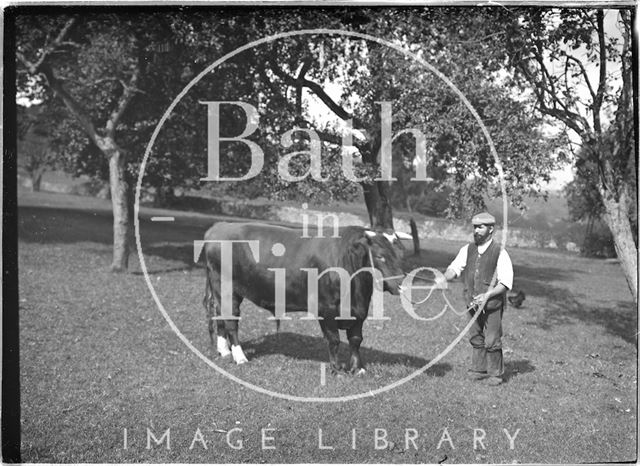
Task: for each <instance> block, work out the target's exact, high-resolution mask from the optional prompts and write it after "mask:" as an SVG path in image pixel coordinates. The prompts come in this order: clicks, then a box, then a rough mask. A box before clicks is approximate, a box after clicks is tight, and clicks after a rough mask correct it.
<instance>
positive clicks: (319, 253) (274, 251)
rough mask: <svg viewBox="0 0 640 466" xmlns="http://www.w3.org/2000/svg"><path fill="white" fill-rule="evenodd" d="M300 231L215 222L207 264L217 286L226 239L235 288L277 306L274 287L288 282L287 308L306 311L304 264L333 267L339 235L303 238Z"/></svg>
mask: <svg viewBox="0 0 640 466" xmlns="http://www.w3.org/2000/svg"><path fill="white" fill-rule="evenodd" d="M302 234H303V232H302V230H301V229H294V228H286V227H280V226H275V225H265V224H258V223H216V224H215V225H214V226H212V227H211V228H210V229H209V230H208V231H207V233H206V234H205V240H206V241H208V242H207V243H206V247H205V251H206V258H207V264H208V266H209V267H211V269H212V270H213V271H214V273H215V275H216V277H214V283H213V286H214V287H215V286H216V283H215V282H216V281H217V283H218V284H219V280H220V275H221V271H222V265H223V264H222V247H223V246H222V244H223V243H225V242H226V243H227V246H226V247H227V248H229V247H230V248H231V251H232V261H231V265H232V279H233V288H234V292H235V293H237V294H239V295H240V296H242V297H244V298H247V299H249V300H250V301H252V302H254V303H255V304H257V305H258V306H261V307H264V308H266V309H269V310H273V308H274V304H275V289H276V287H282V286H284V287H285V290H284V291H285V296H286V306H287V310H290V311H295V310H299V311H305V310H307V296H308V293H307V290H308V287H307V273H306V272H304V271H303V270H302V269H304V268H315V269H318V270H319V271H322V270H324V269H325V268H327V267H330V266H334V265H335V262H336V254H337V253H338V249H337V245H338V243H339V239H336V238H302ZM231 242H233V243H231ZM274 245H275V247H274ZM280 245H282V246H284V248H282V247H281V246H280ZM256 258H257V260H256ZM270 269H272V270H270ZM273 269H277V270H278V271H277V272H275V271H274V270H273ZM276 276H278V277H279V280H278V281H276ZM218 286H219V285H218Z"/></svg>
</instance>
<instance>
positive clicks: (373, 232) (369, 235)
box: [364, 230, 376, 238]
mask: <svg viewBox="0 0 640 466" xmlns="http://www.w3.org/2000/svg"><path fill="white" fill-rule="evenodd" d="M364 234H365V235H367V236H368V237H369V238H373V237H374V236H376V232H375V231H371V230H364Z"/></svg>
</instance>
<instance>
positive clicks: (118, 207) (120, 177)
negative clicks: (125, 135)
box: [109, 150, 131, 272]
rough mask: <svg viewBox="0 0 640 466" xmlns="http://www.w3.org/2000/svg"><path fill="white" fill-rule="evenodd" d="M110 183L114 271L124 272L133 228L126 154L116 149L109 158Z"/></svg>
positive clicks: (112, 268) (127, 261)
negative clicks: (128, 192)
mask: <svg viewBox="0 0 640 466" xmlns="http://www.w3.org/2000/svg"><path fill="white" fill-rule="evenodd" d="M109 184H110V186H111V204H112V206H113V263H112V264H111V270H112V271H113V272H124V271H126V270H127V267H128V266H129V233H130V229H131V222H130V215H129V214H130V212H129V202H128V196H127V183H126V180H125V157H124V154H123V153H122V152H121V151H119V150H115V151H113V152H112V153H111V157H110V158H109Z"/></svg>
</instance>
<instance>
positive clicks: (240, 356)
mask: <svg viewBox="0 0 640 466" xmlns="http://www.w3.org/2000/svg"><path fill="white" fill-rule="evenodd" d="M231 355H232V356H233V360H234V361H235V362H236V364H244V363H245V362H249V360H248V359H247V357H246V356H245V355H244V351H242V347H241V346H240V345H232V346H231Z"/></svg>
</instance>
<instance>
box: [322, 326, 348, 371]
mask: <svg viewBox="0 0 640 466" xmlns="http://www.w3.org/2000/svg"><path fill="white" fill-rule="evenodd" d="M320 328H321V329H322V334H323V335H324V337H325V339H326V340H327V343H328V344H329V363H330V364H331V373H332V374H336V373H337V372H338V371H342V370H343V368H342V367H340V365H339V364H338V347H339V346H340V333H339V332H338V326H337V324H336V321H335V320H333V319H331V320H327V319H324V320H321V321H320Z"/></svg>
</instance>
